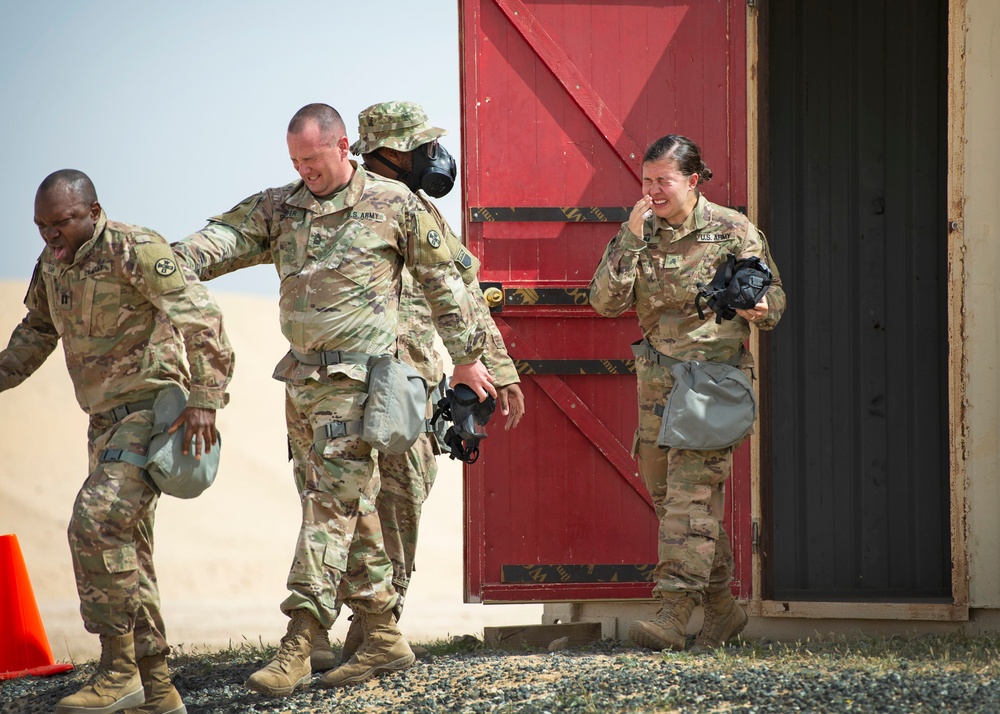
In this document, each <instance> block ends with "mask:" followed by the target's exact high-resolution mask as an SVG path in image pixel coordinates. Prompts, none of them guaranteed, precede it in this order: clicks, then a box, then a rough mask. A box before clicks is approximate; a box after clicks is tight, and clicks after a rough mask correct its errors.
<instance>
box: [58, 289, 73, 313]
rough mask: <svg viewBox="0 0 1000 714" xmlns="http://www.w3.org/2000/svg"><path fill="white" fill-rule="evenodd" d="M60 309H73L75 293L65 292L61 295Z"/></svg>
mask: <svg viewBox="0 0 1000 714" xmlns="http://www.w3.org/2000/svg"><path fill="white" fill-rule="evenodd" d="M59 307H60V308H62V309H63V310H69V309H70V308H72V307H73V293H70V292H64V293H59Z"/></svg>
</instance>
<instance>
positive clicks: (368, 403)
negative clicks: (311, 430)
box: [361, 355, 427, 455]
mask: <svg viewBox="0 0 1000 714" xmlns="http://www.w3.org/2000/svg"><path fill="white" fill-rule="evenodd" d="M426 420H427V381H426V380H425V379H424V378H423V377H421V376H420V373H419V372H417V370H416V369H414V368H413V367H411V366H410V365H408V364H406V363H405V362H403V361H401V360H399V359H396V358H395V357H393V356H392V355H379V356H377V357H372V358H371V360H369V362H368V398H367V399H366V400H365V416H364V420H363V422H364V425H363V426H362V431H361V438H362V439H363V440H364V441H367V442H368V443H369V444H371V446H372V448H373V449H375V450H376V451H381V452H382V453H384V454H394V455H399V454H405V453H406V452H407V451H409V450H410V447H411V446H413V444H414V443H415V442H416V440H417V438H418V437H419V436H420V435H421V434H422V433H423V432H424V427H425V422H426Z"/></svg>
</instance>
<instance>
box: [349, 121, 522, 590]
mask: <svg viewBox="0 0 1000 714" xmlns="http://www.w3.org/2000/svg"><path fill="white" fill-rule="evenodd" d="M358 123H359V127H358V134H359V138H358V140H357V141H356V142H355V143H354V144H352V145H351V152H352V153H354V154H357V155H362V154H366V153H369V152H372V151H375V150H376V149H378V148H380V147H389V148H393V149H396V150H399V151H404V152H409V151H413V150H414V149H416V148H418V147H420V146H423V145H424V144H426V143H428V142H431V141H435V140H437V139H440V138H441V137H442V136H445V135H446V134H447V131H445V130H444V129H441V128H439V127H435V126H432V125H431V124H430V122H429V121H428V119H427V114H426V113H425V112H424V110H423V108H422V107H421V106H420V105H419V104H416V103H414V102H408V101H393V102H382V103H379V104H374V105H372V106H370V107H368V108H367V109H365V110H363V111H362V112H361V113H360V114H359V115H358ZM415 194H416V196H417V198H418V199H420V202H421V203H422V204H423V206H424V208H425V209H426V210H427V211H428V212H429V213H430V214H431V215H432V216H433V217H434V218H435V220H436V222H437V225H438V231H439V232H440V233H441V234H442V235H443V236H444V244H445V245H446V246H447V248H448V250H449V252H450V254H451V258H452V260H453V261H454V263H455V267H456V268H457V269H458V272H459V273H460V274H461V276H462V279H463V280H464V282H465V285H466V287H467V289H468V290H469V293H470V294H471V295H472V298H473V301H474V303H475V308H476V315H477V318H478V320H479V324H480V326H481V327H482V328H483V330H484V331H486V333H487V340H486V348H485V350H484V352H483V355H482V360H483V363H484V364H485V365H486V367H487V369H489V370H490V372H491V373H492V374H493V376H494V378H495V379H494V385H495V386H496V387H504V386H507V385H509V384H516V383H518V382H520V378H519V377H518V376H517V370H516V368H515V367H514V363H513V362H512V361H511V359H510V357H509V355H508V354H507V348H506V347H505V346H504V343H503V338H502V337H501V336H500V332H499V330H497V326H496V324H494V322H493V318H492V317H491V316H490V311H489V307H488V306H487V305H486V300H485V298H484V297H483V293H482V290H481V289H480V288H479V282H478V280H477V276H478V273H479V260H478V259H477V258H476V257H475V256H474V255H472V253H471V252H469V250H468V249H466V248H465V247H464V246H463V245H462V239H461V237H460V236H458V235H457V234H456V233H455V232H454V231H453V230H452V229H451V226H449V225H448V222H447V221H446V220H445V219H444V216H442V215H441V212H440V211H439V210H438V208H437V206H435V205H434V203H433V202H432V201H431V199H430V198H429V197H428V196H427V195H426V194H424V193H423V192H422V191H416V192H415ZM397 348H398V356H399V358H400V359H401V360H403V361H404V362H407V363H408V364H411V365H413V366H414V367H415V368H416V369H417V370H418V371H419V372H420V374H421V375H422V376H423V377H424V379H426V380H427V384H428V386H429V388H430V389H431V393H430V396H431V397H433V396H434V395H433V390H434V388H435V387H436V386H437V385H438V384H439V383H440V382H441V379H442V377H443V376H444V375H443V369H444V368H443V364H442V361H441V358H440V356H439V355H438V354H437V352H436V351H435V349H434V325H433V323H432V321H431V310H430V306H429V305H428V304H427V300H426V298H425V297H424V295H423V292H422V291H421V290H420V288H419V286H418V285H416V284H415V283H414V281H413V278H412V276H411V275H410V274H409V273H408V272H407V271H404V272H403V285H402V290H401V291H400V298H399V340H398V341H397ZM434 407H435V404H434V401H433V399H432V400H431V401H429V403H428V405H427V408H428V412H427V413H428V416H431V415H432V414H433V410H434ZM439 453H441V450H440V448H439V445H438V443H437V439H436V438H435V437H434V435H433V434H425V435H422V436H421V437H420V438H419V439H418V440H417V442H416V443H415V444H414V445H413V448H411V449H410V450H409V451H408V452H407V453H405V454H401V455H398V456H397V455H392V454H379V456H378V467H379V472H380V474H381V481H382V488H381V490H380V492H379V496H378V499H377V503H376V507H377V508H378V512H379V520H380V521H381V523H382V536H383V537H384V539H385V549H386V553H387V554H388V556H389V559H390V560H391V561H392V566H393V583H394V584H395V586H396V589H397V590H398V591H399V592H400V593H405V591H406V588H408V587H409V584H410V575H411V573H412V572H413V569H414V559H415V556H416V548H417V536H418V533H419V527H420V514H421V511H422V508H423V503H424V501H425V500H426V499H427V496H428V495H429V494H430V490H431V487H432V486H433V485H434V479H435V477H436V476H437V461H436V459H435V457H436V456H437V455H438V454H439Z"/></svg>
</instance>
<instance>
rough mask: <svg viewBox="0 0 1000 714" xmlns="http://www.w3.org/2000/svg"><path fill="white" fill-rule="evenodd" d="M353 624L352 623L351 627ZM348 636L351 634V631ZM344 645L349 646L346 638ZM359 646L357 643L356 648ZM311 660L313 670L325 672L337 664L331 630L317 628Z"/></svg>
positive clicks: (310, 653)
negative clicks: (331, 643)
mask: <svg viewBox="0 0 1000 714" xmlns="http://www.w3.org/2000/svg"><path fill="white" fill-rule="evenodd" d="M353 626H354V625H353V623H352V624H351V627H353ZM347 636H348V637H350V636H351V633H350V632H349V631H348V633H347ZM344 647H347V641H346V640H345V641H344ZM357 648H358V646H357V645H355V646H354V649H357ZM309 661H310V662H311V663H312V671H313V672H325V671H327V670H328V669H333V668H334V667H336V666H337V657H336V655H334V654H333V647H331V646H330V631H329V630H326V629H324V628H322V627H321V628H319V629H318V630H316V636H315V637H314V638H313V641H312V651H310V652H309ZM342 661H343V660H342Z"/></svg>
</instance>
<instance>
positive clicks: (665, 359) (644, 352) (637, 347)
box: [632, 339, 743, 369]
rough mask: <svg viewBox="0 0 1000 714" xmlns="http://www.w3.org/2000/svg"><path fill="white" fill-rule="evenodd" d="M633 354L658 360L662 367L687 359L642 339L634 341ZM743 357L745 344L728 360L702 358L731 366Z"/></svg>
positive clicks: (657, 362) (651, 360)
mask: <svg viewBox="0 0 1000 714" xmlns="http://www.w3.org/2000/svg"><path fill="white" fill-rule="evenodd" d="M632 354H634V355H635V356H636V357H645V358H646V359H648V360H649V361H650V362H656V364H658V365H660V366H661V367H667V368H668V369H669V368H670V367H673V366H674V365H675V364H680V363H681V362H684V361H685V360H681V359H677V358H676V357H671V356H670V355H665V354H663V353H662V352H660V351H659V350H657V349H656V348H655V347H653V346H652V345H651V344H649V340H647V339H641V340H639V341H638V342H633V343H632ZM742 359H743V345H740V348H739V350H737V352H736V354H735V355H733V356H732V357H730V358H729V359H727V360H702V361H703V362H722V363H723V364H728V365H729V366H730V367H735V366H736V365H738V364H739V363H740V360H742Z"/></svg>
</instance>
